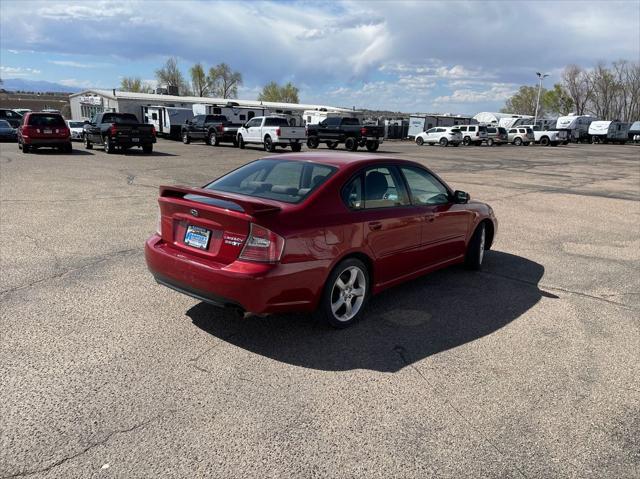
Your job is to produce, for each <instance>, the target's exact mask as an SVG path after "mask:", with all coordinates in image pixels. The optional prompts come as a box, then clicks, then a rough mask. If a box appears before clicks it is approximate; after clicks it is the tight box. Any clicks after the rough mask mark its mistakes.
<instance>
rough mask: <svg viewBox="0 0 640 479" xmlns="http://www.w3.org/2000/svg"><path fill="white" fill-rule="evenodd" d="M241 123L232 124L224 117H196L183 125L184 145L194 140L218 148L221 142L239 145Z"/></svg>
mask: <svg viewBox="0 0 640 479" xmlns="http://www.w3.org/2000/svg"><path fill="white" fill-rule="evenodd" d="M241 126H242V125H241V124H240V123H232V122H230V121H229V120H227V117H226V116H224V115H196V116H194V117H193V119H191V120H187V121H186V122H185V123H184V124H183V125H182V143H184V144H185V145H187V144H189V143H191V141H192V140H203V141H204V142H205V143H207V144H209V145H211V146H218V145H219V144H220V142H228V143H233V146H237V145H238V140H237V139H236V138H237V134H238V128H240V127H241Z"/></svg>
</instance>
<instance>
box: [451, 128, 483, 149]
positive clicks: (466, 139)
mask: <svg viewBox="0 0 640 479" xmlns="http://www.w3.org/2000/svg"><path fill="white" fill-rule="evenodd" d="M458 128H459V129H460V132H461V133H462V143H463V144H464V145H465V146H469V145H470V144H471V143H473V144H474V145H477V146H480V145H482V142H483V141H487V127H486V126H484V125H458Z"/></svg>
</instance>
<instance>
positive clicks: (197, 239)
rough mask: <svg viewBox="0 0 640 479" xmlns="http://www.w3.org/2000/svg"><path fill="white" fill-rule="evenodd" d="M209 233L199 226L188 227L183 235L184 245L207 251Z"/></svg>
mask: <svg viewBox="0 0 640 479" xmlns="http://www.w3.org/2000/svg"><path fill="white" fill-rule="evenodd" d="M210 236H211V231H209V230H208V229H205V228H200V227H199V226H193V225H189V226H188V227H187V232H186V233H185V235H184V243H185V244H186V245H189V246H192V247H194V248H198V249H207V246H209V237H210Z"/></svg>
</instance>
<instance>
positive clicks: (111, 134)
mask: <svg viewBox="0 0 640 479" xmlns="http://www.w3.org/2000/svg"><path fill="white" fill-rule="evenodd" d="M82 136H83V139H84V147H85V148H86V149H87V150H90V149H92V148H93V145H102V146H103V147H104V151H105V153H114V152H115V151H116V150H118V149H119V150H121V151H126V150H128V149H129V148H131V147H133V146H139V147H141V148H142V151H143V152H145V153H151V152H152V151H153V144H154V143H155V142H156V130H155V128H154V127H153V125H147V124H145V123H140V122H138V118H136V116H135V115H134V114H132V113H98V114H97V115H96V116H94V117H93V118H92V119H91V121H87V122H85V124H84V131H83V133H82Z"/></svg>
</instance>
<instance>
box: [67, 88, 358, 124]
mask: <svg viewBox="0 0 640 479" xmlns="http://www.w3.org/2000/svg"><path fill="white" fill-rule="evenodd" d="M69 102H70V103H71V118H72V119H73V120H85V119H89V118H91V117H92V116H93V115H95V114H96V113H101V112H103V111H116V112H120V113H133V114H134V115H136V116H137V117H138V119H139V120H140V121H141V122H143V121H144V117H143V113H142V112H143V108H144V107H149V106H171V107H179V108H193V105H195V104H207V105H219V106H225V105H228V104H233V105H235V106H241V107H256V108H265V109H267V110H268V111H269V113H271V114H275V113H282V114H294V115H300V116H302V114H303V112H304V111H305V110H321V109H325V110H329V111H334V112H344V113H350V114H352V113H353V110H350V109H345V108H338V107H333V106H327V105H309V104H303V103H275V102H268V101H265V102H261V101H257V100H237V99H228V98H210V97H200V96H175V95H158V94H156V93H133V92H127V91H118V90H95V89H92V90H85V91H83V92H80V93H75V94H73V95H70V96H69Z"/></svg>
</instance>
